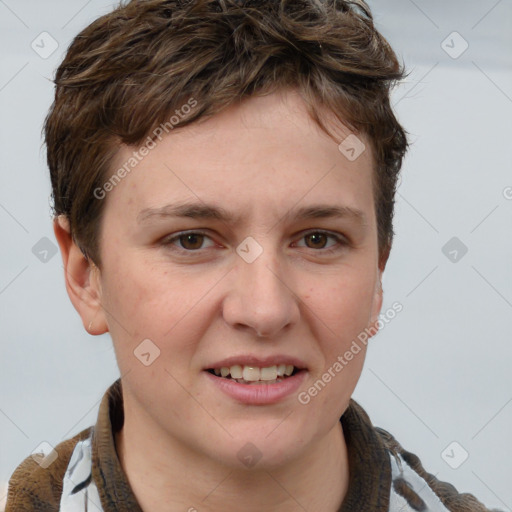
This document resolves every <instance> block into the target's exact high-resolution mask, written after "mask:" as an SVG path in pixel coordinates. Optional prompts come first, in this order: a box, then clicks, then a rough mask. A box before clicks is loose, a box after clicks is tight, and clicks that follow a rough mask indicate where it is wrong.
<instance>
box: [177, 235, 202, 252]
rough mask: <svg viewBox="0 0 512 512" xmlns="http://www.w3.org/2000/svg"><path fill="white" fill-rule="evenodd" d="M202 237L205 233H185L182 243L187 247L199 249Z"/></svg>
mask: <svg viewBox="0 0 512 512" xmlns="http://www.w3.org/2000/svg"><path fill="white" fill-rule="evenodd" d="M202 237H203V235H194V234H190V235H183V236H182V237H181V244H182V245H183V246H184V247H185V248H186V249H199V248H200V247H201V245H202ZM187 245H188V246H187ZM190 245H192V247H190Z"/></svg>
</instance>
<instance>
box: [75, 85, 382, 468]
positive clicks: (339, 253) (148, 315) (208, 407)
mask: <svg viewBox="0 0 512 512" xmlns="http://www.w3.org/2000/svg"><path fill="white" fill-rule="evenodd" d="M349 133H350V132H349V131H348V130H347V129H346V128H344V127H342V126H339V130H338V134H339V141H341V140H342V139H343V138H345V137H346V136H347V135H348V134H349ZM360 139H362V140H365V139H363V138H362V137H361V136H360ZM339 141H338V142H339ZM366 148H369V143H368V141H366ZM134 149H137V148H127V147H124V148H123V149H121V150H120V151H119V153H118V155H117V160H116V162H115V166H114V169H117V168H119V167H122V165H123V164H124V163H125V162H126V161H127V160H128V159H129V158H130V157H131V156H132V154H133V151H134ZM372 169H373V160H372V155H371V152H370V150H369V149H367V150H365V151H364V152H363V153H362V154H361V155H360V156H359V157H358V158H357V159H356V160H354V161H350V160H349V159H347V158H346V156H345V155H344V154H343V153H342V152H341V151H340V150H339V149H338V146H337V143H336V142H335V141H334V140H333V139H331V138H329V137H328V136H327V135H326V134H325V133H324V132H322V131H321V130H320V129H319V128H318V127H317V125H316V124H315V123H314V122H313V121H312V120H311V119H310V117H309V116H308V114H307V112H306V109H305V106H304V104H303V103H302V101H301V100H300V98H299V97H298V96H297V95H296V94H295V93H293V92H286V93H285V92H282V93H275V94H272V95H269V96H266V97H263V98H252V99H249V100H247V101H245V103H242V105H241V106H235V107H231V108H230V109H228V110H225V111H224V112H222V113H221V114H219V115H216V116H214V117H212V118H210V119H208V120H206V121H202V122H200V123H195V124H193V125H190V126H188V127H184V128H181V129H176V130H175V131H172V132H170V133H169V134H168V135H165V137H163V138H162V140H161V141H159V142H158V144H157V146H156V147H154V148H153V149H152V150H151V151H150V152H149V154H148V155H147V156H146V157H145V158H144V159H143V160H142V161H141V162H140V163H139V164H138V165H137V166H136V167H134V168H133V170H131V172H130V174H129V175H128V176H126V177H125V178H124V179H123V180H122V181H121V182H120V183H119V184H117V186H115V187H114V188H113V190H112V191H110V192H109V193H108V195H107V197H106V198H105V199H104V200H105V201H106V205H105V210H104V217H103V222H102V229H101V238H100V248H101V258H102V268H101V272H100V273H99V275H98V278H97V293H98V296H99V297H100V302H101V306H102V307H101V308H99V309H98V310H97V311H96V312H95V315H94V325H102V323H103V324H104V325H105V329H108V331H110V333H111V336H112V339H113V343H114V348H115V352H116V357H117V360H118V364H119V368H120V372H121V375H122V376H123V392H124V400H125V410H126V415H127V421H133V422H134V423H135V422H136V423H137V424H138V428H140V429H145V430H146V431H148V432H153V433H158V435H159V436H160V438H161V439H162V443H161V444H162V446H164V445H165V444H169V445H173V444H174V445H179V446H181V447H184V449H186V450H190V451H191V452H194V453H196V454H201V455H202V456H205V457H208V458H211V459H212V460H216V461H220V462H222V463H224V464H226V465H232V466H238V467H239V466H240V461H239V458H238V455H239V451H240V449H241V448H242V447H244V446H245V445H246V443H248V442H250V443H252V444H253V445H255V446H256V447H257V449H258V450H259V451H260V452H261V454H262V455H263V458H262V459H261V462H260V465H265V464H267V465H268V466H269V467H271V466H276V465H279V464H283V463H284V462H285V461H286V460H291V459H294V458H297V457H300V456H301V455H304V454H306V453H307V451H308V450H310V449H312V448H313V447H314V446H315V444H316V443H318V442H320V440H321V439H323V438H325V436H327V435H328V434H329V432H331V431H333V429H334V428H336V426H337V425H338V422H339V418H340V416H341V414H342V413H343V411H344V410H345V408H346V407H347V406H348V402H349V399H350V396H351V395H352V392H353V390H354V388H355V385H356V383H357V380H358V378H359V376H360V373H361V369H362V365H363V360H364V355H365V350H364V346H363V348H362V350H361V351H360V352H359V353H358V354H357V355H354V357H353V359H352V360H351V361H350V362H348V364H346V365H344V367H343V369H342V371H334V372H333V371H332V368H333V365H335V363H336V361H339V359H338V358H339V356H341V357H343V355H344V354H345V352H346V351H347V350H349V348H350V346H351V344H352V342H353V340H355V339H356V338H357V336H358V335H359V334H360V333H361V332H362V331H364V330H365V328H368V327H369V326H371V325H373V323H375V321H376V320H377V318H378V313H379V311H380V308H381V300H382V292H381V288H380V278H381V271H382V269H379V266H378V247H377V225H376V218H375V209H374V199H373V193H372ZM87 320H90V318H88V319H87ZM84 323H89V322H88V321H87V322H86V321H85V319H84ZM144 340H146V341H144ZM141 343H142V344H141ZM282 365H288V366H292V365H293V367H294V370H293V372H294V373H293V375H292V376H284V377H280V376H278V374H277V373H276V372H278V371H279V373H282V370H286V366H285V368H283V366H282ZM237 367H238V368H237ZM273 367H275V368H273ZM221 368H229V372H230V374H229V375H228V376H226V377H223V376H222V374H221V375H220V376H218V375H216V373H217V374H218V373H220V371H221ZM260 368H265V369H264V370H261V369H260ZM330 368H331V379H329V380H330V382H328V383H326V384H325V386H322V387H321V388H320V390H318V386H317V393H314V395H315V396H312V395H311V394H310V393H308V396H309V398H310V400H307V399H306V398H305V394H304V392H306V393H307V392H308V389H310V388H311V387H312V386H314V384H315V382H316V381H318V379H321V378H322V375H323V374H325V373H326V372H328V370H329V369H330ZM222 372H223V373H224V374H225V373H226V370H222ZM288 373H289V372H288ZM231 374H233V376H232V375H231ZM333 374H334V376H332V375H333ZM233 377H236V378H240V377H242V378H243V379H244V380H250V379H255V378H256V379H269V380H268V381H263V382H262V381H261V380H260V381H259V382H256V383H253V384H247V383H243V382H241V381H237V380H235V379H234V378H233ZM324 381H325V379H324ZM265 382H266V383H265ZM268 382H273V383H270V384H269V383H268ZM301 393H302V395H301ZM299 396H302V400H300V399H299ZM305 402H307V403H305ZM130 418H132V420H130ZM338 428H339V426H338Z"/></svg>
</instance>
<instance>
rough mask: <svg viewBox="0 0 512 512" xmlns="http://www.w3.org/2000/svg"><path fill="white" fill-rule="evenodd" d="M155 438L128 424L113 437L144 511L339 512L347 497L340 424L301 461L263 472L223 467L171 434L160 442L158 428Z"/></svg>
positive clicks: (123, 465)
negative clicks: (300, 511)
mask: <svg viewBox="0 0 512 512" xmlns="http://www.w3.org/2000/svg"><path fill="white" fill-rule="evenodd" d="M130 417H131V418H133V415H128V417H127V418H130ZM140 432H143V433H144V435H139V433H140ZM152 434H153V435H148V428H147V425H146V424H144V429H143V430H141V429H140V425H137V424H136V423H135V424H134V423H133V422H131V421H129V420H128V421H125V424H124V426H123V429H122V430H121V431H120V432H117V433H116V434H115V440H116V449H117V452H118V456H119V460H120V462H121V466H122V468H123V470H124V472H125V474H126V475H127V477H128V481H129V483H130V486H131V488H132V491H133V493H134V495H135V497H136V498H137V501H138V502H139V504H140V506H141V508H142V510H144V511H149V510H151V511H152V512H161V511H162V512H163V511H168V510H183V511H184V512H185V511H188V512H203V511H208V512H221V511H225V510H237V509H240V508H243V510H245V511H247V512H260V511H261V510H265V511H269V512H277V511H279V512H296V511H297V510H308V511H312V512H316V511H321V512H337V511H338V510H339V508H340V506H341V503H342V501H343V498H344V497H345V495H346V493H347V489H348V477H349V468H348V455H347V447H346V444H345V439H344V436H343V429H342V426H341V423H340V422H337V424H336V425H335V426H334V427H333V428H332V429H331V430H330V431H329V432H328V433H327V434H326V435H325V436H324V437H323V438H321V439H320V440H318V441H317V442H316V443H315V445H314V446H311V447H309V448H308V450H307V452H306V453H303V454H302V455H301V456H300V457H298V458H297V459H294V460H292V461H287V462H286V464H285V465H283V466H281V467H277V468H262V469H259V470H257V469H256V468H253V469H251V470H243V471H242V470H240V469H239V468H236V469H235V468H233V467H229V466H227V465H223V464H221V463H219V462H218V461H216V460H212V459H211V458H209V457H206V456H205V455H204V454H198V453H197V452H192V451H191V450H189V449H188V448H187V447H184V446H183V445H182V444H181V443H179V442H178V441H177V440H176V439H172V438H169V436H168V434H167V438H166V439H165V443H164V442H162V441H161V439H162V438H161V435H162V433H161V431H160V432H158V434H157V429H155V431H153V432H152Z"/></svg>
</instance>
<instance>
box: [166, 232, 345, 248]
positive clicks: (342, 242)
mask: <svg viewBox="0 0 512 512" xmlns="http://www.w3.org/2000/svg"><path fill="white" fill-rule="evenodd" d="M316 234H320V235H325V236H326V237H328V238H332V239H334V240H335V241H336V242H337V244H336V245H334V246H333V247H331V248H327V249H324V248H321V249H313V248H310V247H306V249H311V250H312V251H314V252H322V253H324V254H332V253H335V252H338V251H340V250H342V249H343V248H344V247H346V246H348V245H350V243H349V242H348V240H347V239H346V238H345V237H343V236H340V235H337V234H335V233H332V232H330V231H324V230H321V229H320V230H319V229H316V230H311V231H308V232H306V233H304V234H303V235H302V236H301V239H303V238H305V237H307V236H309V235H316ZM186 235H201V236H204V237H207V238H210V237H209V236H208V234H207V233H205V232H203V231H181V232H179V233H176V234H175V235H173V236H171V237H170V238H165V239H164V240H163V241H162V244H163V245H164V246H166V247H169V248H171V247H172V246H173V243H174V242H175V241H179V239H180V238H181V237H183V236H186ZM171 250H175V251H177V252H181V253H182V254H184V253H188V254H192V253H199V252H200V251H201V250H202V249H183V248H182V247H176V246H175V247H173V248H172V249H171Z"/></svg>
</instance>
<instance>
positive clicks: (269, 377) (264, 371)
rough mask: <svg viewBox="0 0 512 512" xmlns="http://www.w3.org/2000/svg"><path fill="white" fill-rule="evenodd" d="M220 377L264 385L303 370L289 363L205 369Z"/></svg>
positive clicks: (240, 382) (243, 382)
mask: <svg viewBox="0 0 512 512" xmlns="http://www.w3.org/2000/svg"><path fill="white" fill-rule="evenodd" d="M206 371H207V372H209V373H210V374H212V375H215V376H216V377H219V378H221V379H226V380H231V381H234V382H237V383H238V384H248V385H265V384H267V385H268V384H278V383H280V382H283V381H285V380H286V379H288V378H290V377H293V376H295V375H297V374H298V373H300V372H303V371H305V369H303V368H298V367H297V366H294V365H291V364H279V365H273V366H265V367H258V366H252V365H239V364H235V365H233V366H222V367H220V368H209V369H207V370H206Z"/></svg>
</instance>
